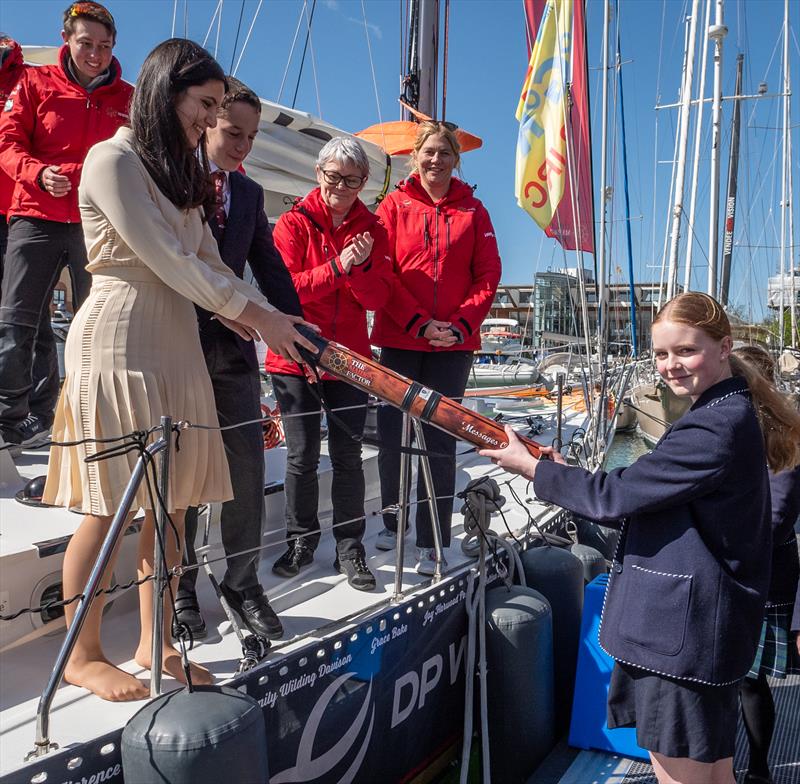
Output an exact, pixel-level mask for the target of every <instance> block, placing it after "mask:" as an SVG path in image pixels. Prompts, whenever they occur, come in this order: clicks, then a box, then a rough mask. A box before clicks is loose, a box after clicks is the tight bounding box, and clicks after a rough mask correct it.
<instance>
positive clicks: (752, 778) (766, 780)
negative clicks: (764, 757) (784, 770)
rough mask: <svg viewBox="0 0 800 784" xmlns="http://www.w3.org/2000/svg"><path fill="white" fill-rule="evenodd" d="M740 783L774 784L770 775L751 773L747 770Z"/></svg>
mask: <svg viewBox="0 0 800 784" xmlns="http://www.w3.org/2000/svg"><path fill="white" fill-rule="evenodd" d="M742 784H774V779H773V778H772V776H770V775H767V776H761V775H759V774H758V773H751V772H750V771H749V770H748V771H747V773H745V774H744V778H743V779H742Z"/></svg>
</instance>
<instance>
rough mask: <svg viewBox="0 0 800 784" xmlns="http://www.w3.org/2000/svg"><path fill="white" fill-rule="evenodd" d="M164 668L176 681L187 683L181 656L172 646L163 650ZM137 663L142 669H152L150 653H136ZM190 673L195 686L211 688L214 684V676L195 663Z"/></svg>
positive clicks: (190, 665) (191, 665)
mask: <svg viewBox="0 0 800 784" xmlns="http://www.w3.org/2000/svg"><path fill="white" fill-rule="evenodd" d="M161 656H162V664H161V666H162V668H163V672H164V674H165V675H171V676H172V677H173V678H175V680H176V681H180V682H181V683H186V673H185V672H184V671H183V662H182V661H181V655H180V653H178V651H176V650H175V648H173V647H172V646H166V647H165V648H163V649H162V652H161ZM135 659H136V663H137V664H138V665H139V666H140V667H144V668H145V669H148V670H149V669H150V662H151V659H152V657H151V656H150V651H149V650H147V651H142V650H141V649H139V650H137V651H136V656H135ZM189 672H190V673H191V675H192V684H193V685H194V686H210V685H211V684H212V683H214V676H213V675H212V674H211V673H210V672H209V671H208V670H207V669H206V668H205V667H202V666H201V665H199V664H195V663H194V662H189Z"/></svg>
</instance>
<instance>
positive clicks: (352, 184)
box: [322, 169, 367, 191]
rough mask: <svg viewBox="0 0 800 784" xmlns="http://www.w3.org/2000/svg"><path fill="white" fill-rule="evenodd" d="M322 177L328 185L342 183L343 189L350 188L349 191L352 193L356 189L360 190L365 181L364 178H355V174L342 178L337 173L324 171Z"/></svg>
mask: <svg viewBox="0 0 800 784" xmlns="http://www.w3.org/2000/svg"><path fill="white" fill-rule="evenodd" d="M322 177H323V179H324V180H325V182H327V183H328V185H338V184H339V183H340V182H343V183H344V185H345V188H350V190H351V191H354V190H355V189H356V188H360V187H361V186H362V185H363V184H364V181H365V180H366V179H367V178H366V177H356V175H355V174H351V175H350V176H349V177H344V176H342V175H341V174H339V172H335V171H325V169H322Z"/></svg>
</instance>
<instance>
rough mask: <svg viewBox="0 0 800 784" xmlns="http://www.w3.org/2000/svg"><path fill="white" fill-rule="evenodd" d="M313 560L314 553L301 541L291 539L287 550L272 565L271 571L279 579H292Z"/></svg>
mask: <svg viewBox="0 0 800 784" xmlns="http://www.w3.org/2000/svg"><path fill="white" fill-rule="evenodd" d="M313 560H314V551H313V550H312V549H311V548H310V547H309V546H308V545H307V544H306V543H305V541H303V540H302V539H292V541H291V542H289V549H288V550H287V551H286V552H285V553H284V554H283V555H282V556H281V557H280V558H278V560H277V561H275V563H274V564H272V571H273V572H274V573H275V574H277V575H279V576H280V577H294V576H295V575H297V574H298V573H299V572H300V570H301V569H302V568H303V567H304V566H308V565H309V564H310V563H311V562H312V561H313Z"/></svg>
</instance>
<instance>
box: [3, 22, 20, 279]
mask: <svg viewBox="0 0 800 784" xmlns="http://www.w3.org/2000/svg"><path fill="white" fill-rule="evenodd" d="M25 67H26V66H25V64H24V63H23V62H22V47H21V46H20V45H19V44H18V43H17V42H16V41H15V40H13V39H12V38H9V37H8V36H7V35H6V34H5V33H0V109H2V107H3V106H5V103H6V101H7V100H8V96H9V94H10V93H11V91H12V90H13V89H14V87H15V86H16V84H17V82H18V81H19V79H20V77H21V76H22V74H23V72H24V70H25ZM13 192H14V180H12V179H11V178H10V177H9V176H8V175H7V174H6V173H5V172H4V171H3V170H2V169H0V281H2V278H3V257H4V256H5V255H6V240H7V239H8V223H7V222H6V215H7V214H8V207H9V205H10V204H11V195H12V194H13Z"/></svg>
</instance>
